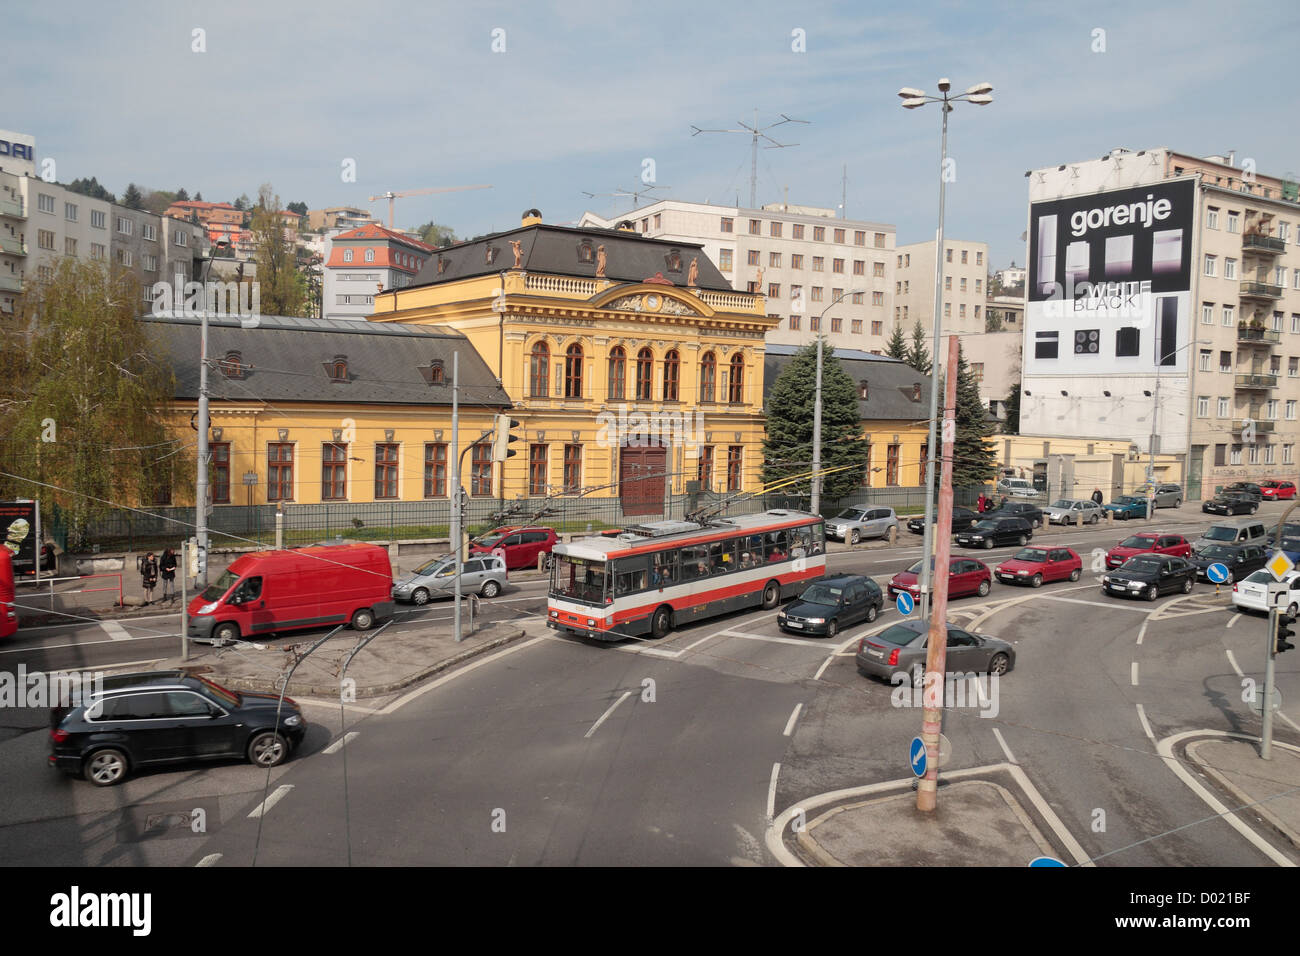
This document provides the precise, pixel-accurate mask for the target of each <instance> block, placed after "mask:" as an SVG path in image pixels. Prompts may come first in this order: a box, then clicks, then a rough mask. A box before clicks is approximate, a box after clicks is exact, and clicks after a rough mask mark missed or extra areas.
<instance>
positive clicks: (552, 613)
mask: <svg viewBox="0 0 1300 956" xmlns="http://www.w3.org/2000/svg"><path fill="white" fill-rule="evenodd" d="M559 616H560V612H559V611H552V612H551V617H559Z"/></svg>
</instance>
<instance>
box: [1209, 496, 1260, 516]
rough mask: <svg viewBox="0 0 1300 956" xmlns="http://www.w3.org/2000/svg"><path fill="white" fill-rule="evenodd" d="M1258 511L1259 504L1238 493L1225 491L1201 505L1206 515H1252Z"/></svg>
mask: <svg viewBox="0 0 1300 956" xmlns="http://www.w3.org/2000/svg"><path fill="white" fill-rule="evenodd" d="M1258 510H1259V502H1258V501H1256V500H1255V499H1253V498H1251V497H1250V496H1249V495H1247V494H1245V493H1243V492H1240V491H1231V492H1230V491H1225V492H1224V493H1223V494H1221V495H1215V496H1214V497H1213V498H1211V499H1210V500H1209V501H1207V502H1205V503H1204V504H1202V505H1201V513H1202V514H1207V515H1253V514H1254V513H1255V512H1256V511H1258Z"/></svg>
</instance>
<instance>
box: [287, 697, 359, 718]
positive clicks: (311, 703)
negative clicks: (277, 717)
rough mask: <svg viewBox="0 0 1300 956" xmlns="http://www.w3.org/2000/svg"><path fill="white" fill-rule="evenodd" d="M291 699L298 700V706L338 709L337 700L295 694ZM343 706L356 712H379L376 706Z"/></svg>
mask: <svg viewBox="0 0 1300 956" xmlns="http://www.w3.org/2000/svg"><path fill="white" fill-rule="evenodd" d="M293 699H294V700H296V701H297V702H298V706H300V707H329V708H330V709H331V710H338V709H339V702H338V701H337V700H321V699H320V698H317V697H299V696H298V695H297V694H294V695H293ZM343 708H344V709H345V710H350V711H352V712H353V713H356V714H377V713H379V710H378V709H377V708H374V707H362V706H361V705H360V704H344V705H343Z"/></svg>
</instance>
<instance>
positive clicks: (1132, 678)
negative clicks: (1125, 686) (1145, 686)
mask: <svg viewBox="0 0 1300 956" xmlns="http://www.w3.org/2000/svg"><path fill="white" fill-rule="evenodd" d="M1128 679H1129V682H1130V683H1131V684H1132V685H1133V686H1134V687H1136V686H1137V685H1138V662H1137V661H1134V662H1133V663H1132V664H1130V665H1129V672H1128Z"/></svg>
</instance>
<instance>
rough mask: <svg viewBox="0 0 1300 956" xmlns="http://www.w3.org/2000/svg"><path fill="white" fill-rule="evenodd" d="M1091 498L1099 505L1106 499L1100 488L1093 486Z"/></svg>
mask: <svg viewBox="0 0 1300 956" xmlns="http://www.w3.org/2000/svg"><path fill="white" fill-rule="evenodd" d="M1092 500H1093V501H1095V502H1096V503H1097V504H1099V505H1100V504H1101V503H1102V502H1103V501H1105V500H1106V498H1105V497H1104V496H1103V495H1102V493H1101V489H1100V488H1094V489H1093V492H1092Z"/></svg>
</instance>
